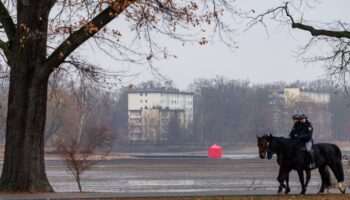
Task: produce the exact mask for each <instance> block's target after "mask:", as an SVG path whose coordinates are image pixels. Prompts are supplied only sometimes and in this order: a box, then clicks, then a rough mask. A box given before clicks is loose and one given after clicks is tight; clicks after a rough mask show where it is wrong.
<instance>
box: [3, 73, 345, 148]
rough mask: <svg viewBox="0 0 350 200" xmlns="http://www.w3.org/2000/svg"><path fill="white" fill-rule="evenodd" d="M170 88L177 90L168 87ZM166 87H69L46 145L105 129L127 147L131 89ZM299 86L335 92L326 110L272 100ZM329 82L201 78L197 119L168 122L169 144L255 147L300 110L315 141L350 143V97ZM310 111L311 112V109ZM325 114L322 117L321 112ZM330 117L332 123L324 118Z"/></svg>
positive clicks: (53, 115) (51, 105)
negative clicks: (113, 89)
mask: <svg viewBox="0 0 350 200" xmlns="http://www.w3.org/2000/svg"><path fill="white" fill-rule="evenodd" d="M167 84H168V85H167V87H173V88H174V86H173V85H172V83H167ZM163 86H164V84H161V83H159V82H154V81H149V82H145V83H141V84H138V85H132V86H127V87H122V88H120V89H118V90H117V91H116V92H111V91H107V90H101V89H97V88H96V87H92V86H90V85H85V86H84V85H81V84H79V85H72V83H70V84H65V85H60V86H58V87H56V88H55V89H54V90H51V91H50V93H49V101H48V112H47V126H46V130H45V142H46V145H47V146H50V145H51V144H52V142H53V141H54V140H55V138H60V137H68V138H69V137H73V136H74V137H77V139H78V141H79V140H82V141H84V140H87V139H89V137H90V136H91V135H93V134H94V133H95V132H98V131H99V130H100V129H103V130H104V131H108V132H109V133H110V134H112V135H114V137H116V141H115V142H117V143H118V144H127V143H128V102H127V101H128V96H127V93H128V90H130V88H131V87H132V88H139V89H142V88H153V89H157V88H161V87H163ZM286 87H299V88H301V89H302V90H305V91H312V92H325V93H329V94H330V103H329V104H328V105H327V106H318V105H316V104H310V103H297V104H295V105H293V107H292V108H289V109H287V108H285V106H284V105H283V104H278V103H276V101H275V100H274V99H273V98H274V97H272V96H271V92H272V91H274V90H283V88H286ZM340 88H341V87H338V86H337V85H336V84H334V83H333V82H332V81H329V80H317V81H312V82H301V81H296V82H293V83H288V84H287V83H284V82H276V83H271V84H253V83H251V82H249V81H246V80H230V79H227V78H224V77H216V78H212V79H198V80H195V81H194V82H193V83H192V84H190V86H189V88H188V90H189V91H191V92H193V93H194V113H193V114H194V117H193V119H194V121H193V122H192V124H190V126H189V128H187V129H186V130H184V129H180V128H179V126H178V123H179V122H178V119H176V118H174V119H173V120H171V121H170V122H169V130H168V138H169V140H170V142H169V143H170V144H208V143H214V142H220V143H226V144H239V143H254V142H255V137H256V135H257V134H264V133H273V134H278V135H283V136H287V135H288V133H289V131H290V129H291V127H292V124H291V120H290V117H291V115H292V114H294V113H295V112H296V111H297V110H304V111H306V112H307V113H306V114H308V115H309V116H310V120H311V122H312V123H313V124H314V128H315V132H314V134H315V137H317V136H318V135H321V134H323V132H325V131H328V132H330V134H331V139H334V140H350V138H349V137H350V136H349V134H348V133H349V132H350V98H349V96H348V95H347V94H346V93H345V92H344V91H342V90H341V89H340ZM6 97H7V92H6V88H5V89H2V92H1V95H0V98H1V101H0V106H1V107H0V108H1V109H0V139H1V142H4V134H5V132H4V130H5V114H6V105H7V104H6V101H5V99H6ZM306 108H307V109H306ZM320 113H321V114H320ZM324 113H326V114H327V116H329V117H330V123H328V124H327V122H326V121H323V120H324V118H322V117H321V118H319V116H320V115H322V114H324Z"/></svg>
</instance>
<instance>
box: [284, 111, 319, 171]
mask: <svg viewBox="0 0 350 200" xmlns="http://www.w3.org/2000/svg"><path fill="white" fill-rule="evenodd" d="M294 125H295V126H296V130H295V132H294V133H293V134H292V133H291V134H292V135H290V137H291V138H292V139H298V140H300V141H301V142H303V144H304V145H305V149H306V151H307V152H308V153H309V155H310V164H309V168H310V169H315V168H316V165H315V159H314V154H313V149H312V145H313V139H312V133H313V127H312V124H311V122H310V121H309V120H308V119H307V116H306V115H305V114H301V115H299V122H296V123H295V124H294ZM293 128H294V127H293ZM292 132H293V129H292Z"/></svg>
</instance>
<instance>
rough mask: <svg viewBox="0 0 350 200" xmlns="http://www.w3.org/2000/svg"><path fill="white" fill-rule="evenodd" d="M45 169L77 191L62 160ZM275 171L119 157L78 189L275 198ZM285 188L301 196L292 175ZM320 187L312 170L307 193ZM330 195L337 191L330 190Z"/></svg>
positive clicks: (249, 161)
mask: <svg viewBox="0 0 350 200" xmlns="http://www.w3.org/2000/svg"><path fill="white" fill-rule="evenodd" d="M1 164H2V163H1V162H0V166H1ZM344 167H345V168H346V164H345V163H344ZM46 168H47V175H48V178H49V180H50V183H51V184H52V186H53V188H54V190H55V191H57V192H76V191H78V187H77V184H76V182H75V180H74V178H73V176H72V175H71V174H70V173H69V172H68V171H67V170H66V168H65V166H64V163H63V162H62V161H55V160H51V161H47V164H46ZM277 172H278V165H277V163H276V160H261V159H259V158H252V157H251V156H247V157H244V156H228V157H226V158H223V159H208V158H206V157H190V156H189V157H164V156H152V157H138V158H124V159H115V160H109V161H103V162H100V163H99V164H97V165H96V166H95V167H93V168H92V169H91V170H89V171H87V172H86V173H85V174H83V176H82V188H83V191H85V192H104V193H119V194H120V195H121V196H143V195H145V194H146V196H155V195H164V196H168V195H239V194H241V195H248V194H254V195H256V194H275V193H276V191H277V187H278V183H277V180H276V177H277ZM332 179H333V180H334V178H333V177H332ZM346 180H348V178H347V177H346ZM290 185H291V189H292V191H291V193H292V194H298V193H299V192H300V185H299V181H298V177H297V174H296V172H295V171H293V172H292V173H291V176H290ZM319 187H320V177H319V175H318V170H314V171H312V178H311V181H310V184H309V187H308V191H307V193H308V194H315V193H316V192H317V191H318V189H319ZM332 193H339V192H338V191H337V190H335V189H333V190H332Z"/></svg>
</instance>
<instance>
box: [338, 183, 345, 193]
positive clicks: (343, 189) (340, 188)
mask: <svg viewBox="0 0 350 200" xmlns="http://www.w3.org/2000/svg"><path fill="white" fill-rule="evenodd" d="M338 189H339V191H340V192H341V193H342V194H344V193H345V190H346V189H345V187H344V185H343V184H342V183H338Z"/></svg>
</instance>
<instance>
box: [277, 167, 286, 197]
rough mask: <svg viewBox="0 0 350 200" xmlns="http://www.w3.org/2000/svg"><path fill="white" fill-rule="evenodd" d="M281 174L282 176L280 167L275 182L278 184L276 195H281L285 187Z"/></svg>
mask: <svg viewBox="0 0 350 200" xmlns="http://www.w3.org/2000/svg"><path fill="white" fill-rule="evenodd" d="M282 174H283V173H282V167H280V168H279V171H278V176H277V181H278V182H279V183H280V185H279V186H278V190H277V194H281V193H282V189H283V188H285V187H286V186H285V185H284V180H285V178H284V177H282Z"/></svg>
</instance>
